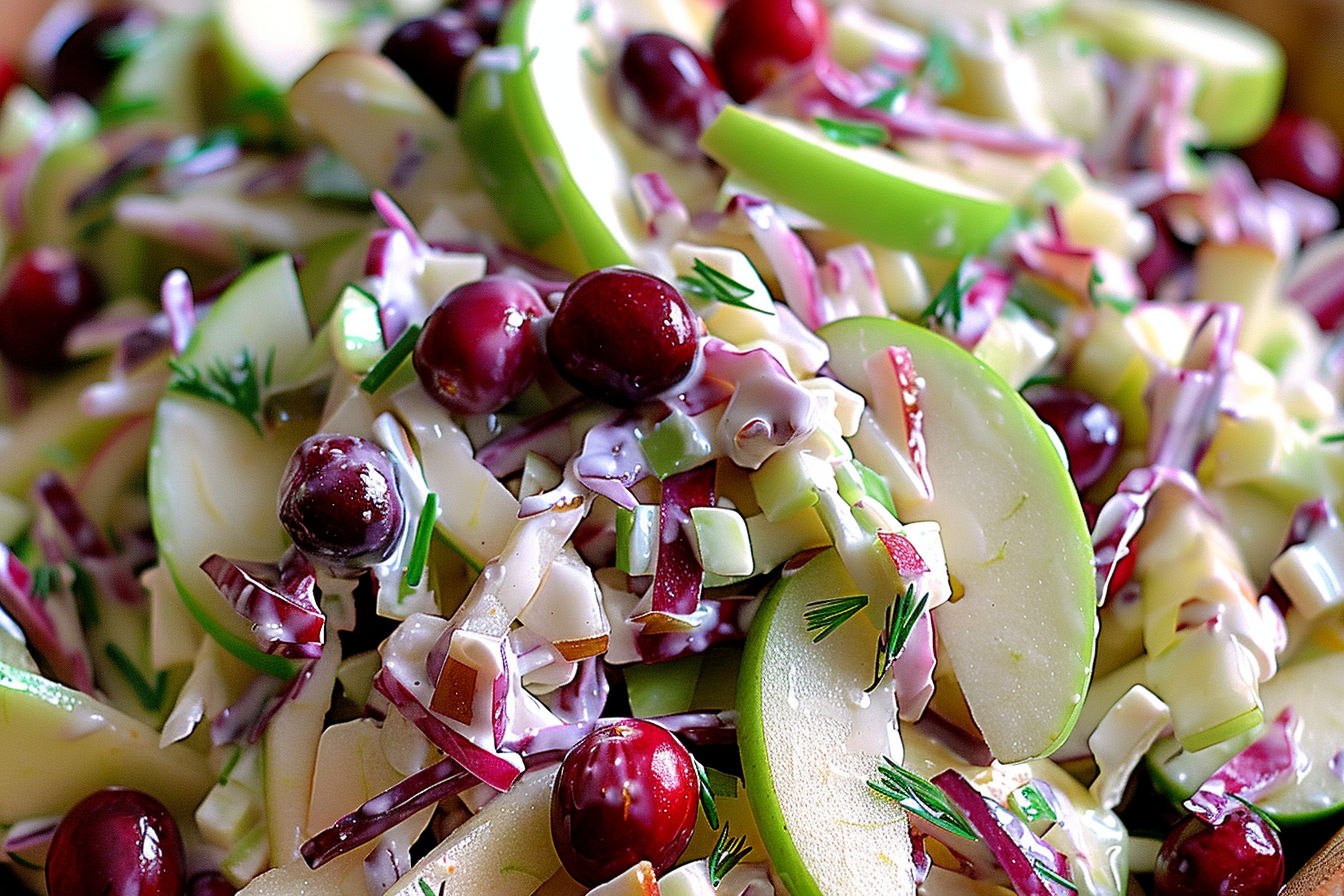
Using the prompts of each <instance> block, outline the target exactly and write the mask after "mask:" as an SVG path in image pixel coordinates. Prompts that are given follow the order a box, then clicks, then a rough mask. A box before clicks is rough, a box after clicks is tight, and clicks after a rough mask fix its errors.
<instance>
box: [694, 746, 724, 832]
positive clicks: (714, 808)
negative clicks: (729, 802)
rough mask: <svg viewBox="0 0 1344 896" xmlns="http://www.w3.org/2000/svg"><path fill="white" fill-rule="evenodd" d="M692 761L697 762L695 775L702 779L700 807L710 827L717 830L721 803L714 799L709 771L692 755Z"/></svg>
mask: <svg viewBox="0 0 1344 896" xmlns="http://www.w3.org/2000/svg"><path fill="white" fill-rule="evenodd" d="M691 761H692V762H694V763H695V775H696V777H697V778H698V779H699V781H700V808H701V810H703V811H704V813H705V820H706V821H708V822H709V826H710V828H712V829H713V830H716V831H717V830H718V829H719V804H718V802H717V801H715V799H714V788H712V787H710V786H709V771H708V770H707V769H706V768H705V767H704V765H703V764H702V763H701V762H700V760H699V759H696V758H695V757H694V756H692V757H691Z"/></svg>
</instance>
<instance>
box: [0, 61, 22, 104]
mask: <svg viewBox="0 0 1344 896" xmlns="http://www.w3.org/2000/svg"><path fill="white" fill-rule="evenodd" d="M22 82H23V77H22V76H21V75H20V74H19V70H18V69H17V68H16V67H15V66H14V63H13V62H11V61H10V60H8V59H6V58H4V57H3V56H0V100H3V99H4V98H5V97H6V96H7V95H8V94H9V91H10V89H11V88H13V87H14V86H15V85H17V84H21V83H22Z"/></svg>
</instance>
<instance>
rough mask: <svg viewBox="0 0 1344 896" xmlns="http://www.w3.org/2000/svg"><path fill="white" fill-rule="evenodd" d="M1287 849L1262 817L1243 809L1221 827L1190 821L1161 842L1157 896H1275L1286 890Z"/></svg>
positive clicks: (1155, 879)
mask: <svg viewBox="0 0 1344 896" xmlns="http://www.w3.org/2000/svg"><path fill="white" fill-rule="evenodd" d="M1283 874H1284V861H1283V847H1282V845H1281V844H1280V843H1279V836H1278V834H1276V833H1275V832H1274V829H1273V828H1272V827H1270V826H1269V824H1268V823H1267V822H1266V821H1265V820H1264V819H1263V818H1261V817H1260V816H1259V815H1258V814H1256V813H1255V812H1253V811H1251V810H1250V809H1247V808H1245V807H1244V806H1238V807H1236V808H1235V809H1233V810H1231V811H1230V812H1228V813H1227V814H1226V815H1225V816H1224V817H1223V818H1222V819H1221V820H1219V821H1218V822H1217V824H1210V823H1209V822H1208V821H1206V820H1204V819H1203V818H1200V817H1198V816H1196V815H1187V816H1186V817H1185V818H1184V819H1182V820H1181V821H1180V822H1179V823H1178V824H1177V825H1176V827H1174V828H1172V830H1171V832H1170V833H1169V834H1167V838H1166V839H1165V840H1164V841H1162V848H1161V849H1160V850H1159V851H1158V853H1157V864H1156V867H1155V868H1154V869H1153V883H1154V885H1155V894H1156V896H1274V894H1276V893H1278V892H1279V888H1280V887H1282V886H1283Z"/></svg>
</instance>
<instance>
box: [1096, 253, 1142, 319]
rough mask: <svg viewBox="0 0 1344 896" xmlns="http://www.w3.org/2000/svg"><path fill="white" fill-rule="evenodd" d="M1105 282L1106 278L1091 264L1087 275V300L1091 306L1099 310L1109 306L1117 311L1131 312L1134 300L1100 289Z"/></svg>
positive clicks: (1097, 267)
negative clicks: (1103, 306)
mask: <svg viewBox="0 0 1344 896" xmlns="http://www.w3.org/2000/svg"><path fill="white" fill-rule="evenodd" d="M1105 282H1106V276H1105V275H1104V274H1103V273H1102V272H1101V268H1100V267H1099V266H1097V265H1096V264H1093V265H1092V267H1091V269H1090V270H1089V271H1088V275H1087V300H1088V302H1090V303H1091V304H1092V307H1094V308H1100V307H1101V306H1102V305H1110V306H1111V307H1113V308H1115V309H1116V310H1118V311H1130V310H1132V309H1133V307H1134V299H1133V298H1132V297H1130V296H1123V295H1118V294H1116V293H1113V292H1109V291H1107V290H1103V289H1101V286H1102V284H1104V283H1105Z"/></svg>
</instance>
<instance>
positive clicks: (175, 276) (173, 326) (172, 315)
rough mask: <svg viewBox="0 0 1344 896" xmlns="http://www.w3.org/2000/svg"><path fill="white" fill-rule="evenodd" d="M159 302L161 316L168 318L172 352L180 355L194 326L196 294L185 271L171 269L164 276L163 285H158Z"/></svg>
mask: <svg viewBox="0 0 1344 896" xmlns="http://www.w3.org/2000/svg"><path fill="white" fill-rule="evenodd" d="M159 302H160V304H162V306H163V316H164V317H165V318H166V319H167V320H168V334H169V341H170V343H171V345H172V347H173V354H175V355H180V354H182V352H183V350H184V349H186V347H187V342H188V341H189V340H190V339H191V333H192V331H193V330H194V329H195V328H196V296H195V294H194V293H193V292H192V289H191V280H190V279H189V278H188V277H187V272H186V271H183V270H181V269H178V270H173V271H169V272H168V273H167V275H165V276H164V278H163V285H162V286H161V287H159Z"/></svg>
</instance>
